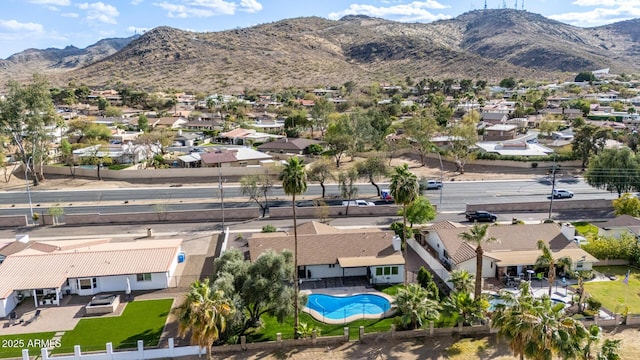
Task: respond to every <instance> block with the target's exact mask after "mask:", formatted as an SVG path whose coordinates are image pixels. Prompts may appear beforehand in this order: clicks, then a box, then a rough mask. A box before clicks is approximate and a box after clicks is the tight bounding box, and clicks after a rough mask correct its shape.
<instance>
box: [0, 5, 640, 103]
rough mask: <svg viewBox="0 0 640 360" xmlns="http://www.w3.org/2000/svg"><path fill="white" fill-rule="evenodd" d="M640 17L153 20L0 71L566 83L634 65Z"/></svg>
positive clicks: (285, 81)
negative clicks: (589, 21) (585, 21)
mask: <svg viewBox="0 0 640 360" xmlns="http://www.w3.org/2000/svg"><path fill="white" fill-rule="evenodd" d="M639 40H640V19H634V20H628V21H624V22H618V23H614V24H610V25H605V26H599V27H592V28H580V27H575V26H571V25H568V24H564V23H561V22H558V21H554V20H550V19H548V18H545V17H543V16H541V15H538V14H534V13H530V12H527V11H519V10H512V9H492V10H475V11H471V12H467V13H464V14H462V15H460V16H458V17H456V18H453V19H449V20H441V21H436V22H432V23H427V24H424V23H401V22H395V21H390V20H384V19H379V18H371V17H367V16H347V17H344V18H342V19H340V20H328V19H324V18H319V17H304V18H294V19H286V20H281V21H277V22H273V23H268V24H262V25H256V26H252V27H248V28H241V29H234V30H227V31H220V32H207V33H201V32H190V31H184V30H179V29H175V28H170V27H158V28H154V29H152V30H150V31H147V32H146V33H145V34H143V35H136V36H134V37H129V38H120V39H104V40H101V41H99V42H97V43H96V44H94V45H91V46H89V47H87V48H85V49H78V48H76V47H73V46H69V47H66V48H64V49H51V48H50V49H45V50H36V49H28V50H25V51H23V52H20V53H17V54H14V55H12V56H10V57H9V58H7V59H5V60H0V77H1V78H3V79H16V80H24V79H26V78H28V77H30V76H31V74H33V73H35V72H42V73H46V74H48V76H49V78H50V80H51V82H52V84H53V85H56V86H65V85H66V84H68V83H69V82H72V81H73V82H75V83H76V84H85V85H88V86H90V87H110V86H113V85H114V84H116V83H125V84H129V85H132V86H135V87H138V88H143V89H146V90H149V91H152V90H163V89H168V88H172V89H180V90H185V91H204V92H208V91H233V90H242V89H245V88H250V89H259V90H266V89H279V88H285V87H291V86H293V87H315V86H327V85H340V84H343V83H344V82H346V81H349V80H352V81H355V82H356V83H358V84H359V85H360V86H363V85H364V86H366V85H368V84H370V83H371V82H373V81H381V82H394V81H404V79H405V78H407V77H410V78H412V79H416V80H417V79H422V78H435V79H445V78H454V79H461V78H471V79H485V80H489V81H490V82H491V81H496V82H497V81H500V79H503V78H506V77H514V78H517V79H534V80H549V81H564V80H566V79H571V78H573V76H575V74H576V73H577V72H581V71H593V70H597V69H600V68H610V69H611V72H613V73H618V74H620V73H627V74H631V73H638V72H640V71H639V69H640V56H638V55H640V43H639Z"/></svg>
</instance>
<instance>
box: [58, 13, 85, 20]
mask: <svg viewBox="0 0 640 360" xmlns="http://www.w3.org/2000/svg"><path fill="white" fill-rule="evenodd" d="M60 16H62V17H68V18H74V19H75V18H79V17H80V14H78V13H62V14H60Z"/></svg>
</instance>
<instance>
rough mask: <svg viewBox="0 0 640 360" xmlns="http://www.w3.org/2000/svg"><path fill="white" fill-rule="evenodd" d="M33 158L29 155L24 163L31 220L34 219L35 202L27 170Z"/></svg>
mask: <svg viewBox="0 0 640 360" xmlns="http://www.w3.org/2000/svg"><path fill="white" fill-rule="evenodd" d="M32 160H33V158H32V157H31V156H29V159H28V160H27V162H26V163H24V183H25V185H26V187H27V196H28V198H29V215H31V218H30V220H29V222H31V221H33V203H32V202H31V189H30V188H29V177H28V172H27V171H28V170H29V164H31V163H32ZM34 169H35V166H34ZM34 173H35V171H34ZM33 176H37V175H35V174H34V175H33Z"/></svg>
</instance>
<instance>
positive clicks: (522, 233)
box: [435, 224, 588, 264]
mask: <svg viewBox="0 0 640 360" xmlns="http://www.w3.org/2000/svg"><path fill="white" fill-rule="evenodd" d="M469 229H470V227H465V228H447V229H436V230H435V231H436V233H437V234H438V237H439V238H440V240H441V241H442V243H443V245H444V247H445V249H447V252H449V256H450V257H451V259H452V260H453V261H454V262H455V263H456V264H460V263H462V262H465V261H467V260H470V259H473V258H474V257H475V256H476V253H475V246H473V245H471V244H468V243H466V242H465V241H463V240H462V239H461V238H460V236H459V235H460V234H462V233H463V232H466V231H468V230H469ZM487 236H488V237H494V238H496V240H497V241H494V242H491V243H486V244H483V245H482V248H483V249H484V251H485V252H486V253H487V256H489V257H497V258H498V259H499V258H500V255H499V254H500V253H501V252H512V253H513V252H523V251H525V252H526V251H535V252H536V253H537V254H538V255H540V250H538V247H537V242H538V240H544V241H545V242H546V243H547V244H549V248H550V249H551V251H552V252H554V253H557V252H559V251H561V250H568V249H573V250H571V251H574V250H576V253H580V254H581V255H580V256H582V255H584V254H587V253H586V252H585V251H584V250H582V249H580V247H579V246H578V245H576V244H575V243H574V242H573V241H569V240H568V239H567V238H566V237H565V236H564V235H563V234H562V232H561V229H560V226H559V225H558V224H531V225H490V226H489V227H488V230H487ZM587 255H588V254H587Z"/></svg>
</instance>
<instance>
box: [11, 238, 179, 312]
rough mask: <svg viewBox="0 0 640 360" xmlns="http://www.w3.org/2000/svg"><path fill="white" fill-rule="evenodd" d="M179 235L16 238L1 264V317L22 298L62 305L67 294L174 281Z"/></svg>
mask: <svg viewBox="0 0 640 360" xmlns="http://www.w3.org/2000/svg"><path fill="white" fill-rule="evenodd" d="M181 243H182V240H180V239H163V240H141V241H132V242H117V243H114V242H110V241H109V239H96V240H68V241H65V240H60V241H37V242H21V241H19V240H16V241H15V242H13V243H11V244H9V245H7V246H5V247H4V248H3V249H1V250H2V252H3V253H4V254H5V257H4V260H3V261H2V264H0V317H5V316H8V314H9V313H10V312H11V311H13V309H14V308H15V307H16V306H17V305H18V304H19V303H20V302H21V301H32V302H33V303H34V304H35V306H36V307H39V306H47V305H60V300H61V299H62V298H63V297H64V296H68V295H71V294H77V295H95V294H98V293H105V292H118V291H120V292H122V291H126V290H128V289H130V290H131V291H136V290H155V289H165V288H168V287H171V286H175V283H176V282H175V279H173V276H174V273H175V271H176V268H177V266H178V263H179V261H180V258H181V256H183V255H182V254H181Z"/></svg>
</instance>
